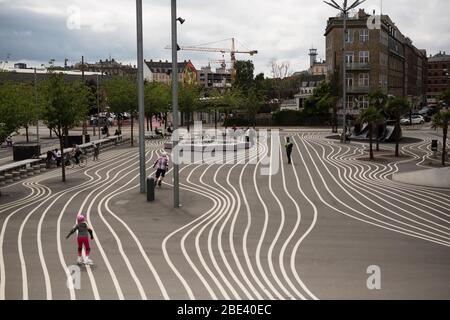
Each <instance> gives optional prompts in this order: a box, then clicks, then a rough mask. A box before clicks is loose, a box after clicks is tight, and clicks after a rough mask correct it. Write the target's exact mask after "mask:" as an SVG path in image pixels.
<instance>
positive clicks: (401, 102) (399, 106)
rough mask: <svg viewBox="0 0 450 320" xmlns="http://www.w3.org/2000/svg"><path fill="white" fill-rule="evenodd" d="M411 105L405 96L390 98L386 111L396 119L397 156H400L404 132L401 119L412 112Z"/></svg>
mask: <svg viewBox="0 0 450 320" xmlns="http://www.w3.org/2000/svg"><path fill="white" fill-rule="evenodd" d="M410 110H411V106H410V105H409V102H408V100H406V99H405V98H403V97H396V98H392V99H389V100H388V102H387V104H386V108H385V111H386V113H387V114H388V115H389V116H390V117H391V118H392V119H394V120H395V131H396V132H397V135H396V136H395V156H396V157H398V156H399V155H400V137H401V135H402V134H401V132H402V127H401V125H400V119H401V118H402V116H403V115H404V114H406V113H408V112H410Z"/></svg>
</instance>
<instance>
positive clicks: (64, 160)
mask: <svg viewBox="0 0 450 320" xmlns="http://www.w3.org/2000/svg"><path fill="white" fill-rule="evenodd" d="M65 136H66V135H65V134H64V135H63V136H62V137H61V138H60V139H59V147H60V148H61V170H62V182H66V157H65V154H64V139H65Z"/></svg>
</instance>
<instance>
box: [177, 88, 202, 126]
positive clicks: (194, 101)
mask: <svg viewBox="0 0 450 320" xmlns="http://www.w3.org/2000/svg"><path fill="white" fill-rule="evenodd" d="M200 97H201V96H200V87H199V86H198V85H196V84H189V83H184V84H182V85H181V86H180V88H179V91H178V103H179V106H180V111H181V112H182V113H184V115H185V116H186V117H185V119H187V129H188V131H189V130H190V122H191V117H192V113H193V112H194V111H196V110H198V109H199V108H200V107H201V103H200Z"/></svg>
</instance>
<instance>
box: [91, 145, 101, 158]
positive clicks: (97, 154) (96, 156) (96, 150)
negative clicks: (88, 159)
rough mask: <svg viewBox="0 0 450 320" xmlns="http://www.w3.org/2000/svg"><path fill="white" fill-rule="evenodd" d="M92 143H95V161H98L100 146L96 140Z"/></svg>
mask: <svg viewBox="0 0 450 320" xmlns="http://www.w3.org/2000/svg"><path fill="white" fill-rule="evenodd" d="M92 144H93V145H94V161H98V156H99V155H100V146H99V145H98V144H97V143H95V142H92Z"/></svg>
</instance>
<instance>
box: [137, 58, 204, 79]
mask: <svg viewBox="0 0 450 320" xmlns="http://www.w3.org/2000/svg"><path fill="white" fill-rule="evenodd" d="M177 71H178V81H179V82H183V83H198V78H197V76H198V75H197V69H196V68H195V67H194V65H193V64H192V62H191V61H190V60H189V61H184V62H179V63H178V70H177ZM144 79H145V80H146V81H148V82H161V83H165V84H167V85H168V84H170V83H171V82H172V62H169V61H167V60H166V61H161V60H159V61H153V60H150V61H146V60H144Z"/></svg>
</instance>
